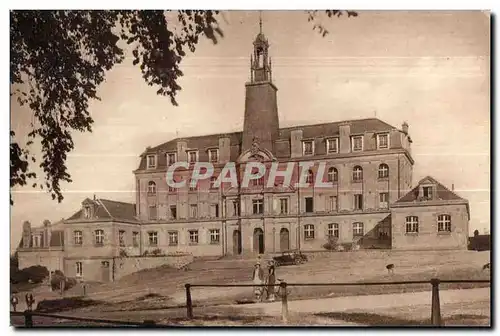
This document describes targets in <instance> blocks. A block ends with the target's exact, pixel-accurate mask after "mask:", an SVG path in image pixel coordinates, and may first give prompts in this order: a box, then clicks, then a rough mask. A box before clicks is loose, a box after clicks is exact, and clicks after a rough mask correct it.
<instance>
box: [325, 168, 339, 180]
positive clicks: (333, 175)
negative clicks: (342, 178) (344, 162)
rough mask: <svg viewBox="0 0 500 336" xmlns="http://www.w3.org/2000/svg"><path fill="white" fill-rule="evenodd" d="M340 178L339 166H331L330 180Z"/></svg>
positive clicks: (329, 170)
mask: <svg viewBox="0 0 500 336" xmlns="http://www.w3.org/2000/svg"><path fill="white" fill-rule="evenodd" d="M338 180H339V173H338V171H337V168H334V167H331V168H330V169H328V182H337V181H338Z"/></svg>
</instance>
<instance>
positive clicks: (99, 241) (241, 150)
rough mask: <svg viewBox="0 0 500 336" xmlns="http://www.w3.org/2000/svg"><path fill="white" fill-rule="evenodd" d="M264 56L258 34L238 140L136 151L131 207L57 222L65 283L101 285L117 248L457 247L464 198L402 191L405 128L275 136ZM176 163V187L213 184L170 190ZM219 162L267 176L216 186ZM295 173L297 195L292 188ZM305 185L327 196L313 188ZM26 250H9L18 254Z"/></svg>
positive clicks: (95, 205) (374, 123)
mask: <svg viewBox="0 0 500 336" xmlns="http://www.w3.org/2000/svg"><path fill="white" fill-rule="evenodd" d="M269 49H270V45H269V43H268V40H267V39H266V37H265V36H264V34H263V33H262V32H260V33H259V34H258V35H257V37H256V39H255V41H254V42H253V53H252V55H251V57H250V74H251V75H250V79H249V81H248V82H247V83H245V88H246V93H245V94H246V97H245V106H244V125H243V130H242V131H241V132H233V133H221V134H211V135H204V136H194V137H187V138H179V139H173V140H170V141H167V142H165V143H163V144H159V145H156V146H154V147H148V148H146V149H145V151H144V152H143V153H142V154H141V156H140V157H141V160H140V164H139V167H138V168H137V169H136V170H135V171H134V175H135V181H136V204H135V205H134V204H127V203H122V202H115V201H109V200H100V199H96V200H90V199H86V200H84V201H83V203H82V207H81V210H79V211H78V212H76V213H75V215H73V216H72V217H70V218H68V219H67V220H65V221H64V222H63V223H61V225H60V226H61V227H62V228H61V229H60V230H61V231H58V232H63V235H62V236H61V239H59V240H57V239H56V240H57V242H59V241H60V243H58V244H60V246H56V245H54V246H53V248H54V249H55V248H57V249H58V251H59V250H61V255H63V259H64V260H63V261H62V264H63V267H64V269H65V270H67V272H69V274H76V275H80V276H81V274H82V273H84V272H85V273H86V274H90V275H88V276H89V277H91V278H102V279H104V280H107V279H110V276H109V275H106V274H107V273H106V271H103V270H102V269H103V268H104V269H105V268H106V267H107V266H109V263H108V264H106V262H107V261H108V260H110V258H114V257H118V256H119V255H120V253H122V254H123V252H122V251H124V250H125V251H126V253H127V254H128V255H144V254H145V253H146V254H147V253H150V252H151V251H153V250H160V251H162V253H172V252H177V251H183V252H188V253H192V254H193V255H197V256H222V255H236V254H258V253H260V254H263V253H277V252H280V251H285V250H290V249H300V250H303V251H321V250H324V249H325V248H326V247H325V246H326V245H327V243H331V242H332V241H334V243H335V244H336V245H343V246H350V245H354V246H356V247H360V248H388V249H389V248H392V249H401V250H403V249H414V250H419V249H466V248H467V240H468V221H469V207H468V202H467V200H465V199H463V198H460V197H459V196H458V195H456V194H455V193H454V192H452V191H450V190H448V189H447V188H446V187H444V186H443V185H442V184H441V183H439V182H438V181H436V180H435V179H433V178H432V177H426V178H424V179H423V180H422V181H420V182H419V183H418V185H417V186H415V187H412V171H413V165H414V160H413V158H412V155H411V144H412V140H411V137H410V135H409V126H408V124H407V123H406V122H404V123H403V124H402V125H401V127H400V128H397V127H395V126H392V125H389V124H387V123H385V122H384V121H382V120H379V119H376V118H369V119H361V120H345V121H334V122H331V123H323V124H315V125H297V126H295V127H287V128H281V127H280V126H279V118H278V106H277V91H278V89H277V87H276V86H275V85H274V83H273V80H272V63H271V58H270V53H269ZM284 94H285V95H286V94H287V93H286V92H285V93H284ZM177 162H187V163H188V166H187V168H186V169H177V170H176V171H175V175H174V180H175V181H181V180H184V181H187V182H189V181H190V180H189V179H190V177H191V173H192V170H193V167H194V165H195V164H196V163H197V162H210V163H212V164H213V166H214V174H213V177H212V178H210V179H205V180H200V181H198V182H197V184H196V185H189V184H186V185H185V186H184V187H183V188H180V189H179V188H173V187H170V186H169V185H168V184H167V175H166V172H167V170H168V169H169V167H171V166H172V165H174V164H175V163H177ZM228 162H231V163H234V167H235V171H236V172H237V179H238V180H240V181H241V179H242V178H243V176H244V171H245V169H246V167H247V165H248V164H249V163H250V162H260V163H262V164H264V165H265V166H266V167H267V168H269V169H267V173H266V174H265V175H264V176H263V177H262V178H260V179H256V180H252V183H251V184H250V185H249V186H248V187H242V186H241V183H239V184H238V187H234V185H231V184H229V183H222V184H221V185H219V186H217V185H216V183H215V181H216V180H217V179H218V178H219V177H220V176H219V175H220V174H221V172H223V169H224V167H225V166H226V164H227V163H228ZM290 163H292V167H299V164H301V165H302V166H303V167H305V168H293V169H294V170H293V171H292V174H291V176H292V177H291V182H292V183H291V184H286V183H283V178H282V177H278V178H277V179H276V180H275V181H274V182H275V183H270V184H268V179H269V172H270V168H271V166H272V165H277V167H278V170H280V171H281V170H283V171H284V170H286V169H287V167H289V166H288V165H289V164H290ZM321 167H323V168H321ZM304 169H305V170H307V171H305V170H304ZM303 171H305V174H306V182H307V184H308V186H306V187H302V186H301V187H297V186H296V185H295V182H298V181H299V178H300V176H301V174H303ZM321 174H322V175H321ZM315 179H321V180H322V181H326V182H328V183H329V184H330V185H331V186H330V187H328V188H324V187H323V188H318V187H317V186H316V183H315V182H316V181H315ZM58 230H59V229H58ZM53 232H55V231H53ZM26 239H28V240H29V237H28V236H26ZM30 248H31V247H29V246H26V245H23V247H22V248H21V249H20V250H22V251H23V253H28V252H27V251H29V249H30ZM88 260H96V262H95V265H94V266H95V267H94V266H92V267H90V268H91V270H89V271H82V267H88V266H82V263H83V261H86V262H87V264H89V261H88ZM100 272H101V273H100ZM102 272H104V273H102ZM102 274H104V275H102ZM111 278H112V276H111Z"/></svg>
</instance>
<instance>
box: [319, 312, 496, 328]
mask: <svg viewBox="0 0 500 336" xmlns="http://www.w3.org/2000/svg"><path fill="white" fill-rule="evenodd" d="M314 316H318V317H323V318H331V319H334V320H342V321H346V322H351V323H358V324H364V325H369V326H398V327H403V326H404V327H411V326H431V323H430V319H429V320H412V319H404V318H401V317H397V316H389V315H379V314H373V313H363V312H351V313H348V312H338V313H317V314H314ZM485 319H486V320H488V321H489V317H488V316H484V315H470V314H459V315H453V316H450V317H448V318H444V319H443V324H444V325H445V326H446V325H461V326H466V325H485V321H484V320H485ZM486 324H488V323H486Z"/></svg>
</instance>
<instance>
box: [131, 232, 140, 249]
mask: <svg viewBox="0 0 500 336" xmlns="http://www.w3.org/2000/svg"><path fill="white" fill-rule="evenodd" d="M132 245H133V246H134V247H138V246H139V232H137V231H134V232H132Z"/></svg>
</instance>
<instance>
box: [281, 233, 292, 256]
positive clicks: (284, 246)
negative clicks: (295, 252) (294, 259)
mask: <svg viewBox="0 0 500 336" xmlns="http://www.w3.org/2000/svg"><path fill="white" fill-rule="evenodd" d="M289 249H290V232H288V229H285V228H282V229H281V230H280V250H281V251H282V252H283V251H288V250H289Z"/></svg>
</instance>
